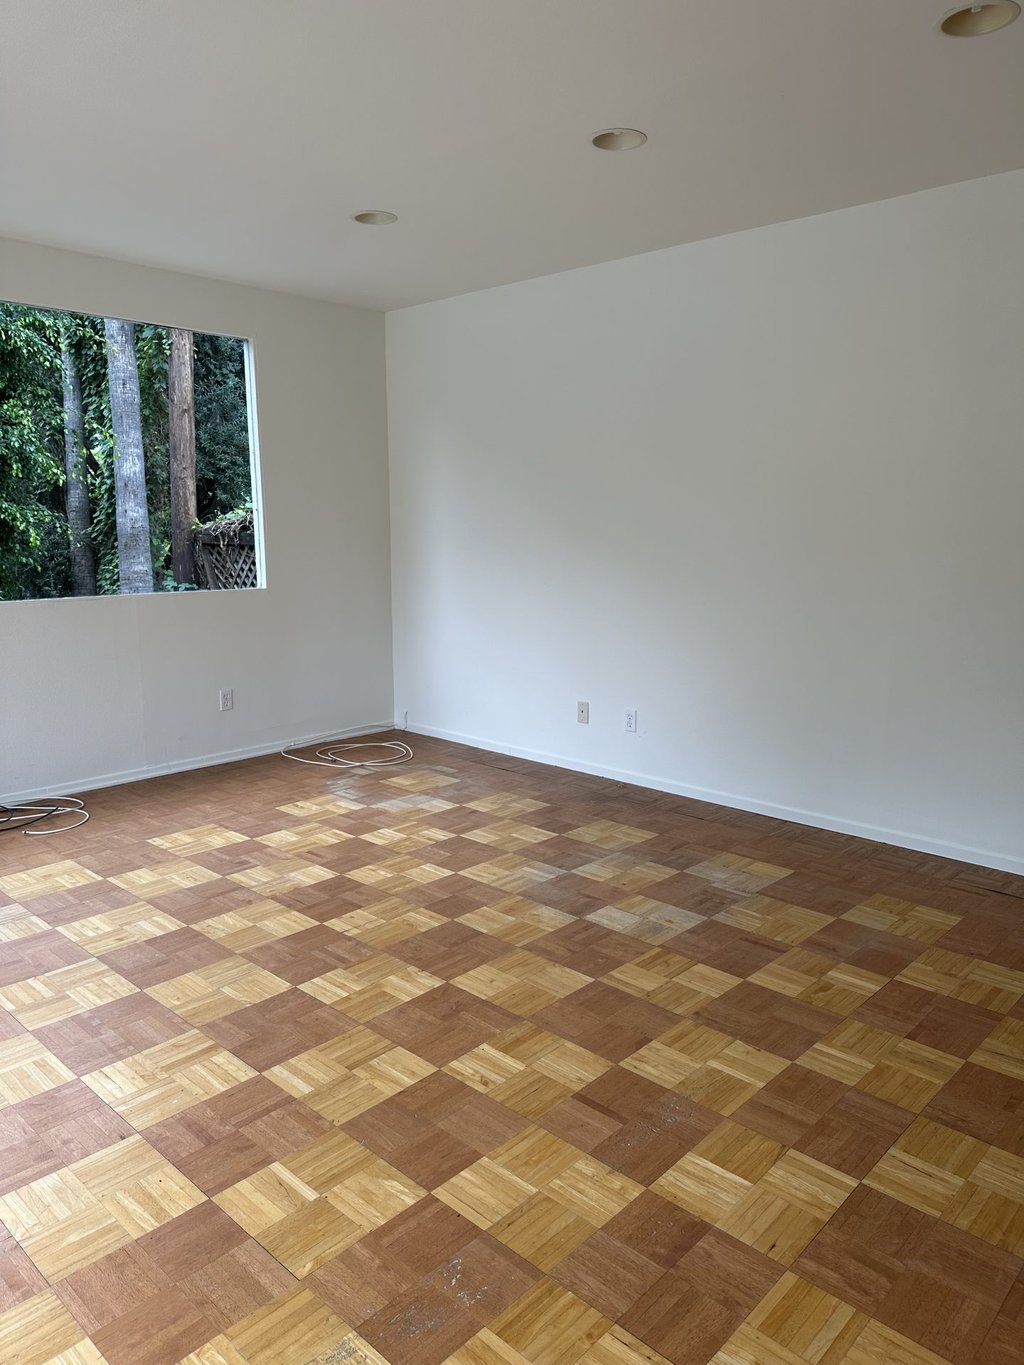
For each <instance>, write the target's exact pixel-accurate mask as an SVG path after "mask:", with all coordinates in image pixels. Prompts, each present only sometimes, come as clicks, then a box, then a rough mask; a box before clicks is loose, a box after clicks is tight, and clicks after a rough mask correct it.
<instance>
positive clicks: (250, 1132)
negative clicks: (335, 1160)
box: [241, 1100, 334, 1161]
mask: <svg viewBox="0 0 1024 1365" xmlns="http://www.w3.org/2000/svg"><path fill="white" fill-rule="evenodd" d="M333 1126H334V1125H333V1124H332V1123H331V1122H330V1121H329V1120H328V1119H325V1118H324V1117H323V1115H322V1114H318V1113H316V1111H315V1110H313V1109H310V1108H309V1106H308V1105H305V1104H303V1103H302V1101H301V1100H287V1101H286V1102H285V1103H284V1104H282V1105H281V1106H280V1107H279V1108H277V1109H274V1110H272V1111H271V1112H269V1113H267V1114H263V1115H262V1116H261V1117H259V1118H255V1119H253V1120H252V1121H251V1122H249V1123H246V1124H244V1125H242V1128H241V1131H242V1133H243V1135H244V1136H245V1137H247V1138H248V1139H249V1140H250V1141H251V1142H254V1143H255V1144H256V1146H257V1147H261V1148H262V1149H263V1150H264V1151H265V1152H266V1153H267V1155H268V1156H269V1157H270V1159H271V1160H272V1161H279V1160H280V1159H281V1158H282V1157H286V1156H288V1155H289V1154H290V1153H292V1152H297V1151H298V1150H299V1148H300V1147H306V1146H308V1145H309V1143H311V1142H312V1141H313V1139H314V1138H318V1137H322V1136H323V1134H324V1133H329V1132H330V1131H331V1129H332V1128H333Z"/></svg>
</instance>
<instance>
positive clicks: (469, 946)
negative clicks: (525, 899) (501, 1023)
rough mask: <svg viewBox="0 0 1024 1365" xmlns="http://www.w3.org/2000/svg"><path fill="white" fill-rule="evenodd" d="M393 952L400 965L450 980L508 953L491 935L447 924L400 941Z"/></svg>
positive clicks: (458, 925)
mask: <svg viewBox="0 0 1024 1365" xmlns="http://www.w3.org/2000/svg"><path fill="white" fill-rule="evenodd" d="M392 951H393V952H394V954H395V956H396V957H399V958H401V959H402V961H403V962H409V963H411V964H412V965H413V966H414V967H419V969H420V970H421V971H424V972H430V973H431V975H432V976H439V977H441V978H442V979H443V980H445V981H450V980H451V979H452V978H453V977H456V976H461V975H462V974H463V972H471V971H472V970H473V969H474V967H479V966H480V965H481V963H484V962H490V961H491V960H492V959H493V958H496V957H502V956H503V955H504V954H505V953H507V952H508V944H506V943H503V942H502V941H501V940H500V939H496V938H493V937H492V936H491V935H490V934H481V933H478V932H477V931H476V930H475V929H471V928H470V927H469V925H468V924H454V923H450V922H449V923H448V924H439V925H438V926H437V927H436V928H435V929H428V930H426V932H425V933H422V934H416V935H414V936H413V937H411V938H406V939H403V940H402V942H401V943H396V944H395V946H394V949H393V950H392Z"/></svg>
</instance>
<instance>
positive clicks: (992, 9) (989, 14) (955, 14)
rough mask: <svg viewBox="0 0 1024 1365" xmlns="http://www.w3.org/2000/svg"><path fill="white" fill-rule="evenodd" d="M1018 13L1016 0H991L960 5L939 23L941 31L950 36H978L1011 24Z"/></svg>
mask: <svg viewBox="0 0 1024 1365" xmlns="http://www.w3.org/2000/svg"><path fill="white" fill-rule="evenodd" d="M1018 14H1020V5H1018V4H1017V0H993V3H991V4H987V5H983V4H974V5H961V6H960V8H959V9H955V10H951V11H950V13H949V14H947V15H946V17H945V19H943V20H942V22H941V24H939V28H940V29H942V32H943V33H946V34H948V35H949V37H950V38H978V37H980V36H981V35H982V34H983V33H995V32H996V30H997V29H1000V28H1005V27H1006V25H1007V24H1012V23H1013V21H1014V19H1016V18H1017V16H1018Z"/></svg>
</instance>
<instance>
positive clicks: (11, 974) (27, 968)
mask: <svg viewBox="0 0 1024 1365" xmlns="http://www.w3.org/2000/svg"><path fill="white" fill-rule="evenodd" d="M89 960H90V958H89V954H88V953H87V952H85V950H84V949H82V948H79V947H78V945H77V944H75V943H72V942H71V940H70V939H68V938H65V937H64V935H63V934H61V933H59V932H58V931H57V930H56V929H48V930H46V931H45V932H43V933H40V934H33V935H32V936H31V937H30V938H22V939H16V940H15V941H14V942H13V943H5V944H4V951H3V954H2V955H0V986H9V985H11V984H13V983H14V982H15V981H27V980H28V979H29V977H33V976H43V975H45V973H46V972H55V971H58V970H59V969H60V968H61V967H70V966H71V965H72V963H75V962H88V961H89Z"/></svg>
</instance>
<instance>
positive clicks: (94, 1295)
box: [56, 1244, 171, 1333]
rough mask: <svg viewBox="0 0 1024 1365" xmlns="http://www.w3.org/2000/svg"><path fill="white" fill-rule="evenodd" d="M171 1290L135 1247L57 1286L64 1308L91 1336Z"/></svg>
mask: <svg viewBox="0 0 1024 1365" xmlns="http://www.w3.org/2000/svg"><path fill="white" fill-rule="evenodd" d="M170 1289H171V1281H170V1280H169V1279H168V1278H167V1277H166V1276H165V1275H164V1274H163V1272H162V1271H161V1270H160V1269H159V1267H158V1266H157V1265H156V1264H155V1263H154V1262H153V1261H152V1260H151V1259H150V1258H149V1257H148V1256H147V1255H146V1253H145V1251H144V1250H142V1249H141V1248H140V1247H139V1246H138V1245H137V1244H133V1245H131V1246H126V1247H121V1248H119V1250H117V1251H112V1252H111V1253H110V1255H109V1256H104V1257H102V1258H101V1259H100V1260H98V1261H94V1262H93V1264H92V1265H90V1266H86V1268H85V1269H84V1270H78V1271H76V1272H75V1273H74V1274H73V1275H69V1276H68V1277H67V1279H65V1280H61V1281H60V1282H59V1283H58V1284H57V1285H56V1293H57V1295H58V1297H59V1298H60V1300H61V1302H62V1303H63V1304H64V1306H65V1308H67V1309H68V1311H69V1312H70V1313H72V1314H73V1315H74V1317H75V1318H76V1319H77V1320H78V1321H79V1322H80V1323H81V1324H82V1326H83V1327H84V1328H85V1330H86V1331H87V1332H90V1333H95V1332H98V1331H100V1329H101V1328H103V1327H106V1326H107V1324H108V1323H111V1322H113V1321H114V1320H115V1319H116V1318H119V1317H122V1316H123V1315H124V1314H125V1313H130V1312H131V1311H132V1310H133V1309H136V1308H138V1307H139V1306H140V1305H142V1304H145V1303H148V1302H149V1301H150V1300H151V1299H153V1298H155V1297H156V1296H159V1295H161V1294H166V1293H169V1292H170Z"/></svg>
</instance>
